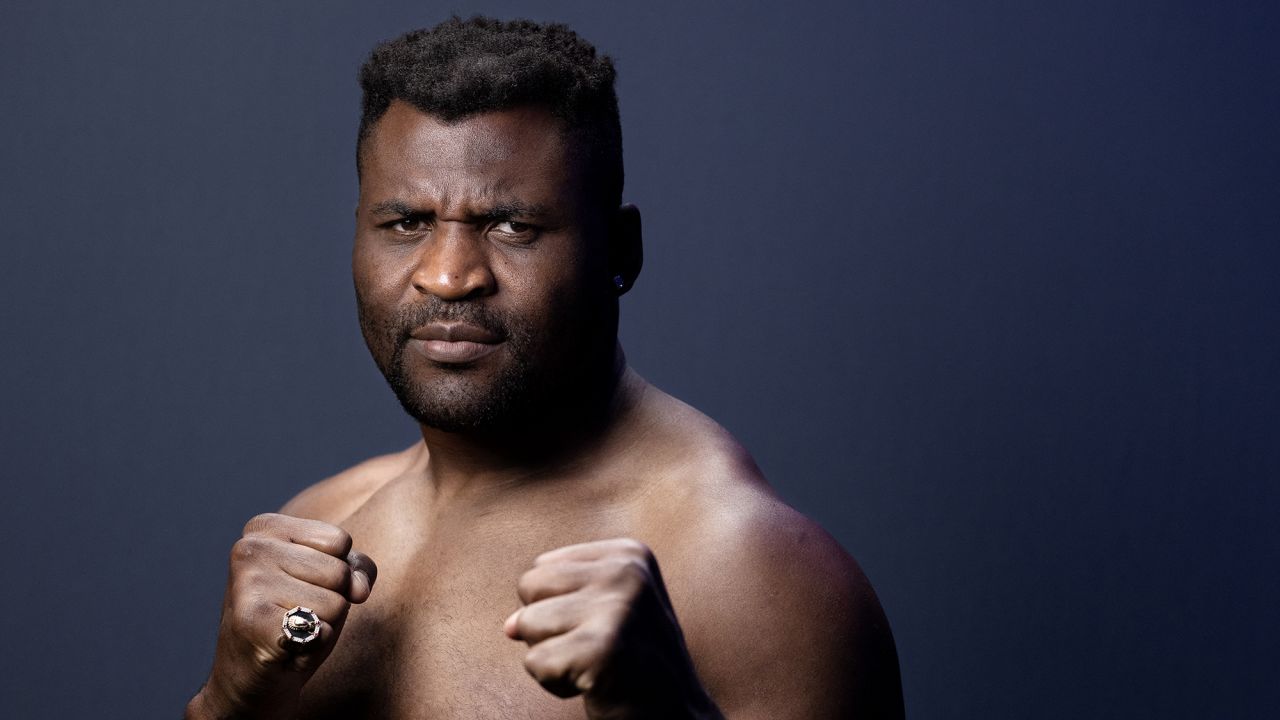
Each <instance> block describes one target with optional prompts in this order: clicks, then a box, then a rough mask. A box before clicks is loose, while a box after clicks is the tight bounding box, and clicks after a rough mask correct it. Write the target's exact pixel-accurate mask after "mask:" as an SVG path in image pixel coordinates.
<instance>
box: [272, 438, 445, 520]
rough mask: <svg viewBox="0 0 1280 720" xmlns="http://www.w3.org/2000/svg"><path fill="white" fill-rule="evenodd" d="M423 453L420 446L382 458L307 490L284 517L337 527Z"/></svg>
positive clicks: (289, 504)
mask: <svg viewBox="0 0 1280 720" xmlns="http://www.w3.org/2000/svg"><path fill="white" fill-rule="evenodd" d="M421 452H422V445H421V443H418V444H415V445H412V446H410V447H409V448H407V449H405V450H402V451H400V452H397V453H390V454H387V455H379V456H377V457H373V458H369V459H368V460H365V461H364V462H362V463H360V464H358V465H355V466H353V467H350V468H347V469H346V470H343V471H342V472H340V473H338V474H337V475H334V476H332V477H329V478H326V479H324V480H321V481H320V482H318V483H316V484H314V485H312V486H310V487H308V488H307V489H305V490H303V491H302V492H300V493H298V494H297V495H296V496H294V497H293V499H291V500H290V501H289V502H287V503H285V505H284V507H283V508H281V509H280V512H282V513H284V514H285V515H293V516H295V517H303V518H309V519H312V520H323V521H325V522H329V523H334V524H338V523H340V522H341V521H343V520H345V519H346V518H348V517H350V516H351V515H352V513H354V512H355V511H356V510H358V509H360V507H361V506H362V505H364V503H365V502H366V501H367V500H368V499H369V498H370V497H372V496H373V494H374V493H375V492H377V491H378V489H379V488H381V487H382V486H383V485H385V484H386V483H387V482H389V481H390V480H392V479H393V478H396V477H398V476H400V475H402V474H403V473H404V472H405V471H406V470H407V469H408V468H409V467H410V466H411V465H412V464H413V463H414V462H415V460H416V459H417V457H418V456H419V455H420V454H421Z"/></svg>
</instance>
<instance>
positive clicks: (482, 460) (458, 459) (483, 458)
mask: <svg viewBox="0 0 1280 720" xmlns="http://www.w3.org/2000/svg"><path fill="white" fill-rule="evenodd" d="M582 380H583V381H582V382H580V383H577V385H578V389H579V391H578V392H575V393H573V394H572V396H569V397H559V398H556V399H554V402H550V403H544V404H545V405H554V406H555V411H554V412H550V411H549V412H541V413H540V414H539V415H538V416H537V417H536V418H530V419H529V420H528V421H527V422H518V423H513V424H512V425H511V426H509V427H504V428H501V429H498V430H493V431H490V432H465V433H464V432H445V431H442V430H438V429H436V428H432V427H427V426H425V425H424V426H421V429H422V440H423V449H424V454H425V459H426V462H425V467H424V480H425V482H426V485H427V488H428V489H429V490H430V491H432V493H433V495H435V496H436V497H439V498H442V499H443V498H460V497H463V496H467V497H476V498H482V497H492V496H494V494H499V495H501V494H506V493H507V492H509V491H512V490H515V489H517V488H526V487H528V486H530V485H533V484H537V483H538V481H539V480H541V479H545V478H549V477H553V476H557V475H560V474H561V473H562V472H563V471H564V470H565V469H566V468H567V467H569V466H572V465H577V464H578V463H580V462H581V461H582V460H583V459H584V458H585V456H588V455H590V454H592V453H593V452H595V451H596V450H598V449H599V448H600V447H601V446H603V445H604V444H605V443H606V442H607V440H608V438H609V436H610V435H611V434H612V433H614V432H615V431H616V430H617V428H618V427H619V425H620V424H621V421H622V420H623V419H624V418H625V417H626V416H627V414H628V413H629V411H630V410H631V409H632V408H633V407H634V405H635V403H636V401H637V400H638V399H639V396H640V394H641V393H642V391H643V387H644V380H642V379H641V378H640V376H639V375H637V374H636V373H635V372H634V371H632V370H631V369H630V368H628V367H627V364H626V358H625V357H624V356H623V353H622V348H621V347H620V346H619V347H617V348H616V351H615V354H614V359H613V364H612V367H609V368H607V371H602V372H601V373H600V374H599V375H598V377H597V378H593V379H591V380H587V379H585V378H583V379H582Z"/></svg>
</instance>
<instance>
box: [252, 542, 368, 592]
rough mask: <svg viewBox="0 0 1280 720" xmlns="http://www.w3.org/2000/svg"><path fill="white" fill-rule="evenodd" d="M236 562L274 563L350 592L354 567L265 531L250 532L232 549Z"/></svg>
mask: <svg viewBox="0 0 1280 720" xmlns="http://www.w3.org/2000/svg"><path fill="white" fill-rule="evenodd" d="M231 562H232V564H233V565H241V566H248V567H250V568H258V569H262V568H264V567H266V566H270V565H274V566H275V567H277V568H279V569H280V570H281V571H283V572H284V573H285V574H286V575H288V576H290V577H292V578H295V579H297V580H301V581H303V582H305V583H309V584H312V585H318V586H320V587H322V588H325V589H327V590H332V591H334V592H339V593H342V594H344V595H345V594H347V593H348V592H349V591H350V588H351V586H352V584H353V583H352V578H351V575H352V572H351V566H350V565H348V564H347V563H346V562H343V561H342V560H340V559H338V558H335V557H333V556H332V555H326V554H325V553H322V552H320V551H319V550H316V549H314V548H310V547H307V546H305V545H298V544H295V543H291V542H288V541H286V540H282V539H280V538H276V537H271V536H267V535H262V534H252V535H246V536H244V537H242V538H240V539H239V540H237V541H236V544H235V545H234V546H232V548H231Z"/></svg>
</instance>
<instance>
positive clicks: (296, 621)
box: [280, 605, 320, 645]
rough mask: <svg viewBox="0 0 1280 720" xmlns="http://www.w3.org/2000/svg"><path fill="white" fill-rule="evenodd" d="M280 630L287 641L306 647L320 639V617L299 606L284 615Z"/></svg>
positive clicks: (309, 609)
mask: <svg viewBox="0 0 1280 720" xmlns="http://www.w3.org/2000/svg"><path fill="white" fill-rule="evenodd" d="M280 629H281V631H282V632H283V633H284V639H285V640H288V641H289V642H295V643H298V644H299V645H305V644H307V643H309V642H311V641H312V640H315V639H316V638H318V637H320V616H319V615H316V614H315V613H314V612H312V611H311V608H305V607H302V606H301V605H298V606H296V607H294V608H293V609H292V610H290V611H288V612H286V613H285V614H284V622H282V623H281V624H280Z"/></svg>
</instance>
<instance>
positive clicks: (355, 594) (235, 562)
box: [187, 514, 378, 719]
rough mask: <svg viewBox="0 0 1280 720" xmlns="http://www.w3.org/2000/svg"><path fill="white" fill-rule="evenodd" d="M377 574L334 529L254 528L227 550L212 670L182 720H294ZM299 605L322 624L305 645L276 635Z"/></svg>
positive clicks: (277, 522)
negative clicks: (309, 682) (304, 689)
mask: <svg viewBox="0 0 1280 720" xmlns="http://www.w3.org/2000/svg"><path fill="white" fill-rule="evenodd" d="M377 574H378V570H377V566H375V565H374V563H373V561H372V560H370V559H369V558H368V556H366V555H364V554H362V553H360V552H357V551H355V550H353V549H352V548H351V536H350V535H349V534H347V532H346V531H345V530H343V529H342V528H340V527H337V526H336V525H330V524H328V523H324V522H320V521H317V520H304V519H301V518H295V517H290V516H288V515H274V514H267V515H259V516H257V517H255V518H253V519H252V520H250V521H249V523H248V524H247V525H245V528H244V535H243V537H241V538H240V539H239V540H238V541H236V544H235V546H234V547H233V548H232V550H231V570H230V575H229V577H228V579H227V592H226V596H225V598H224V600H223V605H222V624H221V626H220V628H219V630H218V646H217V650H216V651H215V653H214V661H213V670H212V672H211V673H210V675H209V680H208V682H207V683H205V686H204V688H203V689H201V691H200V693H199V694H198V695H197V696H196V697H195V698H194V699H192V701H191V703H190V704H189V705H188V706H187V717H188V718H191V719H194V718H215V717H216V718H222V717H237V718H286V717H292V714H293V711H294V709H295V707H296V706H297V702H298V695H299V693H300V692H301V691H302V686H303V685H304V684H305V683H306V682H307V680H309V679H310V678H311V676H312V675H313V674H314V673H315V671H316V669H317V668H318V667H319V666H320V664H321V663H322V662H324V660H325V658H327V657H328V656H329V652H330V651H331V650H333V646H334V643H335V642H337V640H338V635H339V634H340V633H341V632H342V625H343V623H344V622H345V621H346V619H347V611H348V610H349V609H350V607H351V603H362V602H364V601H365V600H366V599H368V597H369V592H370V591H371V590H372V588H373V581H374V579H375V578H376V577H377ZM299 605H301V606H303V607H306V608H310V609H311V610H312V611H314V612H315V614H316V615H317V616H318V617H319V618H320V633H319V636H318V637H316V638H315V639H314V640H311V641H310V642H307V643H305V644H299V643H294V642H290V641H288V640H286V639H285V637H284V633H283V631H282V623H283V621H284V616H285V613H286V612H287V611H288V610H290V609H291V608H293V607H295V606H299Z"/></svg>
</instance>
